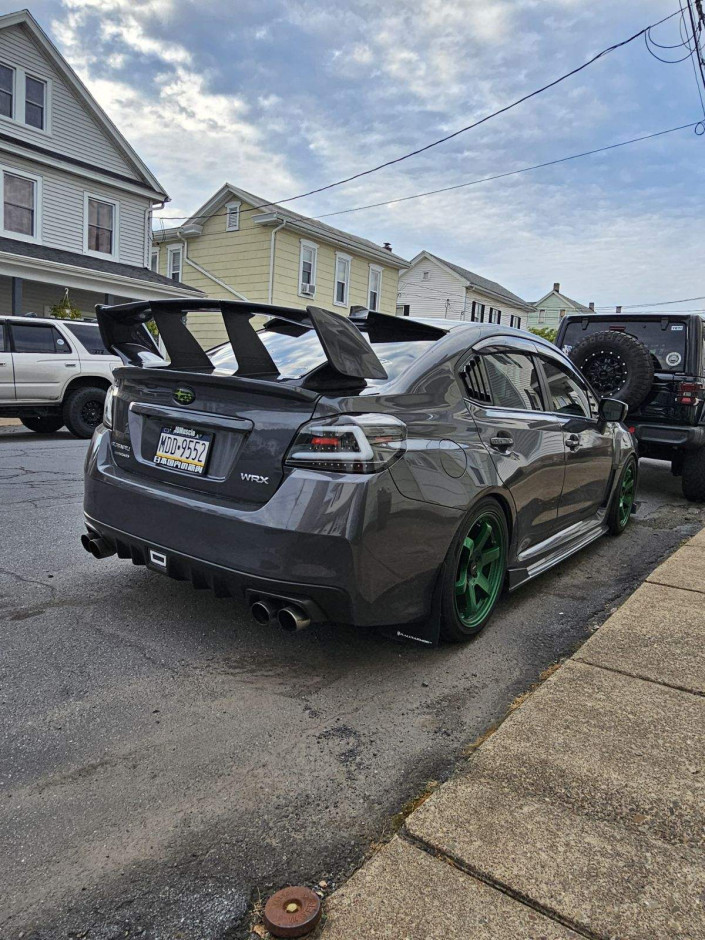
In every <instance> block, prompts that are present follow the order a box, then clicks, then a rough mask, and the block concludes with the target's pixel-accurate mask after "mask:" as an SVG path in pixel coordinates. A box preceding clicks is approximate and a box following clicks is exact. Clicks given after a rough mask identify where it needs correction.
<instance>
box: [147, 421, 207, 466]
mask: <svg viewBox="0 0 705 940" xmlns="http://www.w3.org/2000/svg"><path fill="white" fill-rule="evenodd" d="M212 442H213V435H212V434H208V433H203V432H201V431H194V430H193V429H192V428H184V427H181V426H180V425H176V426H174V427H168V428H162V430H161V434H160V435H159V443H158V444H157V452H156V453H155V455H154V463H155V464H157V465H158V466H160V467H166V468H167V469H168V470H184V471H186V473H193V474H196V476H200V475H202V474H203V473H205V470H206V464H207V462H208V453H209V451H210V448H211V444H212Z"/></svg>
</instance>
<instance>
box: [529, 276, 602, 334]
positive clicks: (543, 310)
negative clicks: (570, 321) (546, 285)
mask: <svg viewBox="0 0 705 940" xmlns="http://www.w3.org/2000/svg"><path fill="white" fill-rule="evenodd" d="M594 312H595V305H594V304H592V303H591V304H590V305H589V306H588V307H586V306H585V304H581V303H579V302H578V301H577V300H571V298H570V297H566V295H565V294H562V293H561V285H560V284H559V283H558V282H556V283H555V284H554V285H553V290H551V291H549V292H548V293H547V294H546V295H545V296H544V297H542V298H541V300H537V301H536V303H535V304H534V305H533V312H532V313H531V315H530V317H529V326H530V327H539V328H541V329H543V328H544V327H551V328H552V329H554V330H556V329H558V327H559V325H560V322H561V320H562V319H563V317H565V316H567V315H568V314H570V313H594Z"/></svg>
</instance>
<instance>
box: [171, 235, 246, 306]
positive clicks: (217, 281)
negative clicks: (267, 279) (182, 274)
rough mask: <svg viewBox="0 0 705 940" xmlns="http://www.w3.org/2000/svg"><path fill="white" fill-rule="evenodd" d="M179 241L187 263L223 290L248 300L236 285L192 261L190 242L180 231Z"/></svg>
mask: <svg viewBox="0 0 705 940" xmlns="http://www.w3.org/2000/svg"><path fill="white" fill-rule="evenodd" d="M179 241H180V242H181V243H182V245H183V246H184V257H183V260H184V262H185V263H186V264H190V265H191V267H192V268H195V269H196V270H197V271H198V272H199V273H200V274H202V275H203V276H204V277H207V278H208V279H209V280H211V281H213V283H214V284H217V285H218V286H219V287H222V288H223V290H226V291H228V293H230V294H234V296H235V297H237V299H238V300H247V297H245V295H244V294H241V293H240V292H239V291H236V290H235V288H234V287H231V286H230V285H229V284H226V283H225V281H221V280H220V278H219V277H216V276H215V275H214V274H211V273H210V271H206V269H205V268H202V267H201V265H200V264H196V262H195V261H192V260H191V259H190V258H189V256H188V242H187V241H186V239H185V238H184V236H183V235H182V234H181V233H179Z"/></svg>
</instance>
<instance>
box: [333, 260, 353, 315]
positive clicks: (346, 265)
mask: <svg viewBox="0 0 705 940" xmlns="http://www.w3.org/2000/svg"><path fill="white" fill-rule="evenodd" d="M351 260H352V259H351V258H350V257H349V256H348V255H341V254H338V253H337V252H336V254H335V296H334V297H333V303H334V304H336V306H338V307H347V305H348V294H349V292H350V262H351Z"/></svg>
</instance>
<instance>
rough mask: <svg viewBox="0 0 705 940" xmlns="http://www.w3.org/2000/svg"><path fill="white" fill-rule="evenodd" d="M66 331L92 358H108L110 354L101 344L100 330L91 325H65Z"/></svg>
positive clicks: (102, 343)
mask: <svg viewBox="0 0 705 940" xmlns="http://www.w3.org/2000/svg"><path fill="white" fill-rule="evenodd" d="M64 325H65V327H66V329H67V330H68V331H69V332H70V333H73V335H74V336H75V337H76V339H77V340H78V341H79V343H80V344H81V345H82V346H83V347H84V349H86V350H87V352H89V353H90V354H91V355H92V356H110V355H111V352H110V350H109V349H107V348H106V346H105V343H104V342H103V340H102V338H101V335H100V329H99V328H98V327H97V326H93V324H92V323H65V324H64Z"/></svg>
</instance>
